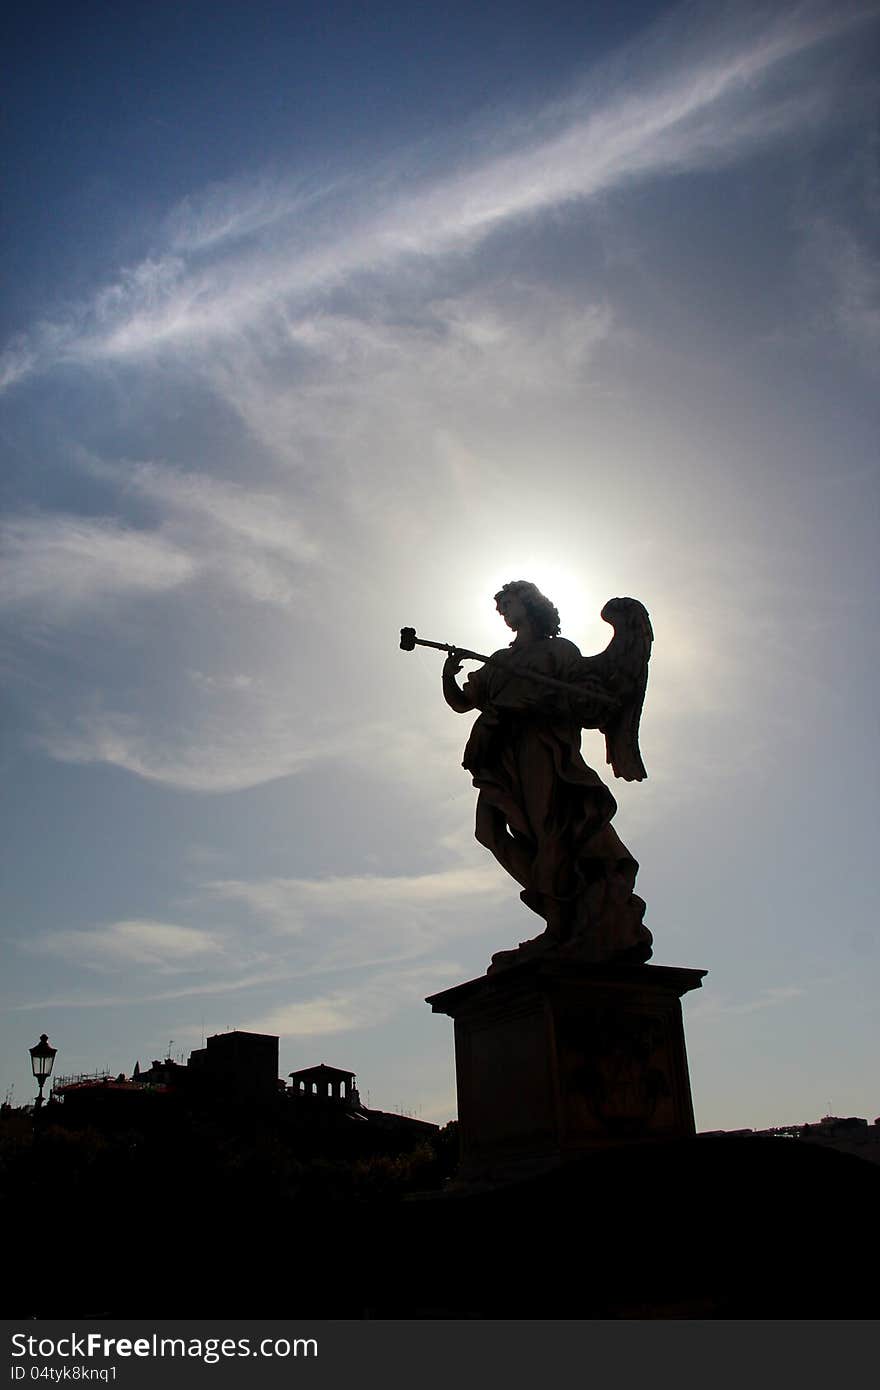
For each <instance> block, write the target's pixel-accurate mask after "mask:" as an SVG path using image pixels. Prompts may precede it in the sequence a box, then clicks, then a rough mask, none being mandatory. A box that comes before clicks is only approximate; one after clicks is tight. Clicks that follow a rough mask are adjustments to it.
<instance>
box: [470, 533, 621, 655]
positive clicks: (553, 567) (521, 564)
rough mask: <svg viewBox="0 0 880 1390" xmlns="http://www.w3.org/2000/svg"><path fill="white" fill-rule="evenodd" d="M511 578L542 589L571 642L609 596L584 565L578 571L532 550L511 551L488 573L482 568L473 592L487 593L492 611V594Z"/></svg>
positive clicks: (595, 615) (586, 625)
mask: <svg viewBox="0 0 880 1390" xmlns="http://www.w3.org/2000/svg"><path fill="white" fill-rule="evenodd" d="M514 579H528V580H529V581H530V582H531V583H532V584H537V586H538V588H539V589H540V590H541V593H542V594H544V595H545V596H546V597H547V598H549V599H550V601H551V602H552V603H554V604H555V605H556V608H557V609H558V611H559V623H560V632H561V633H562V634H563V635H564V636H566V637H570V638H571V640H572V641H574V642H577V641H578V634H583V631H584V629H585V628H588V627H589V626H590V625H591V624H592V623H594V622H595V621H596V620H597V619H598V615H599V610H600V608H601V607H602V604H603V603H604V602H605V600H606V598H610V597H611V595H610V594H606V593H604V591H603V592H602V594H601V595H600V593H599V588H598V587H597V581H596V580H595V578H594V576H592V575H591V574H589V573H588V572H587V571H586V570H585V569H584V570H583V571H581V572H579V573H578V572H575V571H574V570H572V569H569V568H567V567H565V566H564V565H561V564H558V563H555V562H554V561H550V560H547V558H546V555H545V556H544V557H543V558H542V557H541V556H539V555H536V554H535V553H534V551H527V550H523V551H522V552H520V553H519V554H517V553H516V552H513V551H512V552H511V558H510V559H509V560H506V561H505V562H504V563H503V564H502V565H498V566H497V567H496V566H493V567H492V569H491V571H490V572H489V573H488V575H487V574H486V573H485V572H484V573H483V574H481V575H480V576H479V578H478V580H477V581H476V582H475V585H474V592H475V593H478V594H480V595H483V594H485V595H486V600H487V602H488V605H489V607H488V611H489V612H490V613H491V612H492V609H493V606H494V595H495V594H497V593H498V592H499V591H500V590H501V588H502V586H503V585H504V584H509V583H510V582H511V580H514ZM500 621H501V619H500V618H496V623H500ZM496 632H497V628H496ZM497 645H499V646H500V645H503V643H498V644H497Z"/></svg>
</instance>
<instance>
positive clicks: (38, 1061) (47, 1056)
mask: <svg viewBox="0 0 880 1390" xmlns="http://www.w3.org/2000/svg"><path fill="white" fill-rule="evenodd" d="M28 1051H29V1052H30V1054H31V1067H32V1068H33V1072H34V1076H35V1077H36V1078H37V1080H38V1081H39V1083H40V1094H39V1095H38V1096H37V1100H36V1104H35V1105H34V1111H35V1112H36V1111H37V1110H39V1108H40V1106H41V1105H42V1104H43V1087H44V1086H45V1084H46V1077H47V1076H51V1074H52V1065H53V1063H54V1061H55V1053H56V1052H57V1051H58V1048H57V1047H52V1046H50V1043H49V1039H48V1038H47V1037H46V1034H45V1033H41V1034H40V1041H39V1042H38V1043H37V1045H36V1046H35V1047H31V1048H28Z"/></svg>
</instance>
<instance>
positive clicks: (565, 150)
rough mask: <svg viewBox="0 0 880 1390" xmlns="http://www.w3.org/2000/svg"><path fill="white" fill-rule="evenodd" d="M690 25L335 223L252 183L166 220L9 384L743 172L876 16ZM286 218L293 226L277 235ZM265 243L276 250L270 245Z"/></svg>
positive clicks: (355, 191)
mask: <svg viewBox="0 0 880 1390" xmlns="http://www.w3.org/2000/svg"><path fill="white" fill-rule="evenodd" d="M696 13H697V17H698V18H697V22H696V23H694V12H693V11H692V10H691V9H690V7H687V8H685V9H684V10H683V11H681V12H676V13H675V14H674V15H673V16H672V17H671V19H670V20H669V21H668V22H665V23H664V24H663V25H661V26H660V27H659V29H657V30H656V31H653V32H652V34H649V35H648V37H647V38H646V39H645V40H643V41H642V43H641V44H640V45H638V46H637V47H636V48H635V50H634V51H633V52H632V53H630V54H629V55H626V54H625V55H623V57H622V58H621V59H619V60H618V62H617V67H616V71H615V72H614V74H613V75H614V78H615V81H614V84H613V86H611V87H609V83H608V81H607V78H606V79H605V80H604V81H603V80H602V77H601V75H599V76H596V75H593V76H592V77H591V79H590V80H589V82H588V83H587V84H585V86H584V88H583V90H582V91H581V92H579V93H577V95H576V96H575V97H574V98H572V99H571V100H569V101H568V102H567V103H564V104H557V105H556V106H555V107H553V108H551V109H548V110H545V111H544V112H541V113H535V114H534V115H533V117H532V119H531V120H530V121H523V120H521V121H520V122H519V123H517V124H516V128H515V142H514V143H513V145H512V147H508V148H499V147H500V146H501V143H502V142H501V139H500V136H499V133H498V132H497V131H489V130H486V131H485V132H483V138H482V139H481V140H480V141H479V142H478V146H480V147H482V148H483V149H486V148H489V147H491V146H492V145H494V146H495V147H496V149H499V152H498V153H496V154H494V155H492V156H490V157H488V158H486V157H485V156H484V157H483V158H480V159H478V160H476V161H473V162H471V163H470V164H467V163H465V164H462V165H461V166H460V167H459V168H457V169H454V170H453V171H451V172H450V171H448V170H447V171H445V172H444V171H439V172H434V173H433V174H428V175H427V176H424V175H423V176H422V177H421V178H417V179H416V180H415V181H413V179H412V178H411V177H409V171H407V174H408V177H407V186H406V187H405V188H401V187H400V186H394V182H393V178H391V177H389V179H388V180H387V181H386V182H385V183H384V185H383V186H382V187H381V189H380V192H379V194H378V195H377V194H376V193H375V192H373V191H372V190H370V189H368V188H367V187H365V186H364V185H363V184H362V185H360V186H358V185H357V184H356V185H355V186H354V187H353V188H350V189H349V190H347V197H346V200H345V204H344V206H345V216H344V217H343V218H340V209H339V206H338V205H337V204H336V203H334V200H333V198H332V197H331V198H330V199H329V201H327V200H325V199H324V198H323V197H322V196H317V197H313V198H311V199H309V198H306V199H305V200H304V199H303V194H302V190H301V189H299V188H296V189H293V190H285V189H283V188H281V189H280V190H279V188H277V187H273V186H271V185H266V184H261V183H260V182H259V181H257V182H256V184H255V183H254V182H253V181H249V182H248V183H246V184H245V186H244V188H243V189H241V190H239V191H238V192H236V191H235V190H234V189H233V188H232V187H226V188H224V189H223V190H222V192H218V191H214V192H212V193H209V194H208V195H207V196H206V197H205V198H204V199H203V201H202V203H201V206H200V207H198V208H196V206H195V205H194V204H193V202H192V201H191V200H190V201H189V202H188V203H187V204H185V205H184V206H183V207H182V208H181V209H180V210H179V211H178V213H177V215H176V218H175V217H173V218H172V219H171V224H170V235H169V246H168V248H167V249H164V250H160V251H158V252H157V253H156V254H154V255H153V256H152V257H150V258H148V259H145V260H144V261H143V262H142V263H141V264H140V265H138V266H136V267H135V268H133V269H132V270H130V271H127V272H126V273H125V274H124V275H122V276H121V277H120V278H119V280H118V281H116V282H115V283H114V284H112V285H110V286H108V287H107V288H106V289H104V290H103V291H102V292H101V293H100V294H99V295H98V296H97V297H96V299H95V301H94V302H93V304H92V305H91V306H86V307H85V308H84V310H83V311H82V312H81V313H79V314H77V315H75V316H73V317H72V318H71V319H70V320H69V322H68V323H66V324H60V325H53V326H52V327H51V328H41V329H37V330H35V332H34V334H32V335H31V337H30V338H29V339H27V340H18V341H17V342H16V343H15V344H14V345H12V347H11V349H10V355H9V357H8V361H7V366H6V368H5V373H6V375H7V376H8V377H9V378H10V379H13V378H15V377H20V376H21V375H23V374H24V373H25V372H27V371H28V370H29V369H30V370H36V369H38V368H39V366H40V365H44V366H45V365H49V364H50V363H51V362H52V361H53V360H58V358H59V357H67V358H71V359H76V360H79V361H90V360H99V359H126V358H132V357H138V356H141V355H143V354H151V353H153V352H155V351H156V350H159V349H166V348H172V349H173V348H176V347H179V348H180V349H181V350H185V351H186V352H191V351H192V350H193V349H194V348H196V347H197V346H198V345H199V344H205V345H207V344H209V343H211V342H215V341H216V340H218V339H219V340H222V339H224V338H228V337H230V336H232V335H237V334H242V333H246V332H251V331H252V330H254V329H255V328H257V327H258V326H259V327H260V328H261V331H265V329H266V325H267V324H274V325H275V327H274V330H273V331H275V332H279V331H280V332H283V331H284V328H285V315H286V313H288V312H291V311H293V312H296V306H297V305H298V304H299V306H300V307H302V306H303V305H304V304H305V303H306V301H310V302H314V299H315V296H316V295H317V294H320V292H321V291H322V290H325V289H328V288H333V287H338V286H339V285H341V284H342V283H343V282H345V281H349V280H351V279H352V277H357V276H360V275H362V274H363V273H364V272H376V271H385V270H387V269H389V268H390V267H392V266H395V265H398V264H399V263H400V262H401V261H411V260H413V258H416V260H421V259H423V258H426V257H428V258H433V257H438V256H441V257H442V256H446V255H448V254H450V253H456V254H457V253H459V252H461V251H463V250H472V249H474V248H475V247H476V246H478V245H479V244H480V243H481V242H482V241H483V240H484V239H485V238H486V237H487V236H488V235H489V234H490V233H491V232H493V231H494V230H495V229H496V228H499V227H501V226H503V225H504V224H506V223H508V222H510V221H512V220H514V219H521V218H523V217H527V216H534V215H536V214H539V213H542V212H545V211H547V210H548V209H551V208H554V207H559V206H561V205H563V204H565V203H566V202H569V201H572V200H584V199H588V198H591V197H595V196H596V195H598V194H603V193H607V192H608V191H610V190H613V189H615V188H617V187H619V186H621V185H622V184H623V183H625V182H628V181H631V180H635V179H644V178H648V177H654V176H657V175H659V174H669V173H678V172H682V171H691V170H696V169H707V168H713V167H716V166H718V165H719V164H723V163H727V162H729V161H731V160H736V159H738V158H740V157H742V156H743V155H744V154H745V153H747V152H749V151H751V150H753V149H754V148H755V147H756V146H759V145H761V144H763V143H765V142H767V141H770V140H775V139H779V138H780V137H782V136H784V135H786V134H788V133H790V132H792V131H795V130H802V129H803V128H804V126H805V124H808V123H809V122H810V120H811V119H812V118H813V116H814V115H815V114H816V112H817V110H821V111H822V112H823V113H827V110H828V95H829V90H828V87H827V84H823V83H822V82H821V81H818V80H817V78H816V74H815V73H814V72H812V71H811V72H810V73H809V74H808V79H807V80H806V81H804V82H803V83H802V84H801V85H800V86H797V85H795V86H794V87H793V88H792V87H789V86H787V85H786V83H787V82H788V79H789V77H790V73H789V71H788V64H789V63H790V62H791V60H794V59H797V58H801V57H803V56H804V55H807V54H810V53H812V52H814V51H815V50H817V49H818V48H820V47H821V45H822V44H823V43H824V42H826V41H827V40H829V39H832V38H834V37H835V36H836V35H838V34H840V33H842V32H843V31H845V30H846V29H848V28H850V27H851V26H852V25H853V24H856V23H858V22H860V21H862V20H864V19H866V18H868V17H870V15H871V13H873V11H872V10H870V9H868V8H865V7H853V6H848V5H842V6H841V5H838V6H829V5H827V4H821V5H820V4H806V5H803V4H801V5H797V6H794V7H786V8H784V9H782V10H780V11H777V12H770V13H769V14H768V12H767V11H766V10H764V9H752V8H750V7H748V8H744V7H742V6H740V7H736V6H732V7H730V8H729V9H727V10H725V11H724V12H723V14H722V15H720V16H719V15H718V14H717V7H711V6H710V7H708V8H707V10H706V11H705V12H703V11H697V12H696ZM710 20H711V21H712V22H709V21H710ZM508 144H509V142H508ZM402 162H403V163H404V165H405V164H406V159H405V157H404V159H403V161H402ZM304 201H305V203H308V204H310V210H309V209H305V210H304ZM325 201H326V202H327V205H326V206H325ZM311 203H314V207H311ZM294 210H297V212H298V213H300V214H302V215H301V216H298V217H297V218H296V219H295V230H294V231H292V232H289V233H288V235H287V236H286V237H285V235H284V234H283V233H284V229H285V228H286V227H288V224H289V219H290V218H291V215H292V213H293V211H294ZM267 229H274V231H275V233H276V235H274V236H268V237H267V235H266V231H267ZM249 240H250V241H251V242H253V241H254V240H255V241H256V244H248V241H249ZM242 241H244V246H243V247H242V245H241V243H242ZM230 246H233V247H235V248H236V249H234V250H228V248H229V247H230ZM212 248H213V249H214V250H219V249H220V248H223V254H222V258H221V260H220V261H219V262H218V263H216V264H211V263H209V260H208V261H206V260H205V257H204V254H203V253H204V252H206V251H208V250H211V249H212Z"/></svg>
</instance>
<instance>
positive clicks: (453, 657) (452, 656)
mask: <svg viewBox="0 0 880 1390" xmlns="http://www.w3.org/2000/svg"><path fill="white" fill-rule="evenodd" d="M460 670H461V662H460V660H459V657H458V652H456V651H451V652H450V653H449V655H448V657H447V658H446V660H445V661H444V663H443V676H444V679H445V678H446V677H447V676H457V675H458V673H459V671H460Z"/></svg>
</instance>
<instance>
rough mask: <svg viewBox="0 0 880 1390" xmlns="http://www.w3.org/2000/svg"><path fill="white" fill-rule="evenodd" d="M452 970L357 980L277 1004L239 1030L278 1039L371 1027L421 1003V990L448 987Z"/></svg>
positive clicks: (439, 968) (423, 970) (441, 967)
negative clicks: (275, 1036)
mask: <svg viewBox="0 0 880 1390" xmlns="http://www.w3.org/2000/svg"><path fill="white" fill-rule="evenodd" d="M456 969H457V967H456V966H455V964H439V963H438V964H434V965H431V966H428V967H425V966H424V965H421V966H420V967H419V968H418V970H396V971H389V972H386V973H385V974H383V975H382V976H381V977H380V978H371V979H367V980H360V981H358V982H356V983H354V984H352V985H351V986H349V987H348V988H343V989H337V990H332V991H330V992H328V993H326V994H320V995H317V996H315V998H313V999H308V1000H304V1001H302V1002H300V1003H295V1004H286V1005H282V1006H281V1007H280V1008H275V1009H272V1010H270V1011H269V1012H268V1013H265V1014H260V1015H257V1016H255V1017H253V1018H251V1019H249V1020H248V1022H247V1023H246V1024H243V1025H242V1026H243V1027H244V1028H245V1029H246V1030H248V1031H252V1032H255V1033H276V1034H278V1036H279V1037H282V1038H291V1037H311V1038H317V1037H324V1036H327V1035H329V1034H332V1033H348V1032H352V1031H354V1030H355V1029H360V1028H374V1027H377V1026H378V1025H380V1024H382V1023H386V1022H387V1021H388V1019H389V1018H391V1017H393V1016H394V1015H395V1014H397V1013H399V1012H400V1011H401V1010H402V1009H405V1008H409V1007H412V1006H414V1005H417V1004H421V1003H422V1001H423V999H424V997H425V992H426V990H427V991H430V990H432V989H434V990H440V989H441V988H442V987H443V985H444V984H447V983H449V984H451V983H452V982H453V980H454V979H455V977H456ZM423 1007H424V1006H423Z"/></svg>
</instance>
